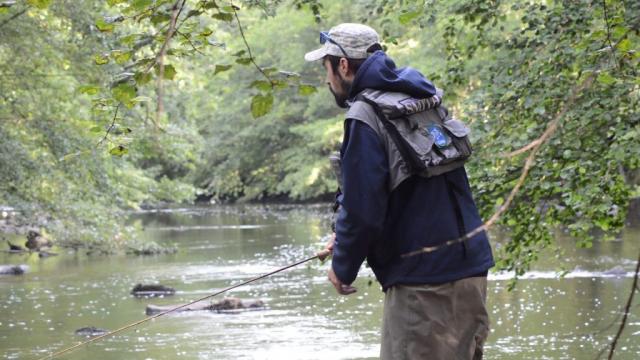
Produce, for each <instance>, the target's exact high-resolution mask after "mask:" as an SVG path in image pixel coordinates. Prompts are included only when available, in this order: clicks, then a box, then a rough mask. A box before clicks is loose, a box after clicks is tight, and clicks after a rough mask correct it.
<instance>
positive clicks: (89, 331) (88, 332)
mask: <svg viewBox="0 0 640 360" xmlns="http://www.w3.org/2000/svg"><path fill="white" fill-rule="evenodd" d="M108 332H109V330H105V329H100V328H97V327H95V326H87V327H83V328H80V329H78V330H76V335H78V336H86V337H94V336H100V335H104V334H106V333H108Z"/></svg>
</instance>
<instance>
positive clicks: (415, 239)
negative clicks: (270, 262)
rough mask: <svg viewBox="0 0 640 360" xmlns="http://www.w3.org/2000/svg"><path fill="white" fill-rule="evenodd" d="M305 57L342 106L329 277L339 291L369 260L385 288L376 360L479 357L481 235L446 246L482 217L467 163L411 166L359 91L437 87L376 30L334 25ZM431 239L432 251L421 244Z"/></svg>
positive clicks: (483, 321)
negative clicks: (400, 59)
mask: <svg viewBox="0 0 640 360" xmlns="http://www.w3.org/2000/svg"><path fill="white" fill-rule="evenodd" d="M320 43H321V44H323V46H322V47H321V48H319V49H317V50H315V51H311V52H309V53H307V54H306V55H305V60H307V61H322V64H323V66H324V68H325V70H326V73H327V78H326V81H327V84H328V85H329V90H330V91H331V92H332V93H333V95H334V97H335V100H336V103H337V104H338V106H340V107H343V108H349V110H348V111H347V114H346V120H345V126H344V139H343V143H342V147H341V149H340V159H341V180H342V181H341V182H342V184H341V192H342V194H341V195H340V196H338V199H337V201H338V204H339V205H340V207H339V210H338V214H337V219H336V224H335V226H336V228H335V234H334V241H333V242H332V243H330V244H329V245H328V246H327V248H328V249H329V250H332V252H333V259H332V263H331V269H330V270H329V280H330V281H331V283H332V284H333V285H334V287H335V288H336V291H337V292H338V293H340V294H343V295H348V294H351V293H354V292H355V291H356V289H355V288H354V287H352V286H351V283H352V282H353V281H354V280H355V278H356V276H357V273H358V270H359V268H360V266H361V264H362V262H363V261H364V260H365V259H366V260H367V262H368V264H369V265H370V267H371V269H372V270H373V272H374V273H375V275H376V278H377V280H378V281H379V282H380V284H381V285H382V288H383V291H384V292H385V301H384V315H383V326H382V344H381V350H380V355H381V358H382V359H447V360H448V359H480V358H482V347H483V343H484V340H485V339H486V336H487V334H488V331H489V324H488V323H489V320H488V314H487V311H486V307H485V301H486V287H487V279H486V276H487V271H488V269H489V268H490V267H492V266H493V265H494V263H493V257H492V254H491V248H490V246H489V243H488V239H487V236H486V234H485V233H480V234H478V235H476V236H474V237H473V238H471V239H469V240H467V241H464V242H455V243H454V244H452V245H444V243H445V242H447V241H449V240H452V239H459V238H460V237H461V236H462V235H464V234H466V233H467V232H469V231H471V230H473V229H475V228H476V227H478V226H480V225H481V224H482V221H481V219H480V217H479V215H478V211H477V209H476V206H475V204H474V202H473V199H472V197H471V192H470V188H469V184H468V180H467V176H466V173H465V170H464V167H458V168H457V169H453V170H447V171H446V172H445V173H443V174H441V175H437V176H431V177H423V176H418V175H416V174H415V173H412V172H411V171H410V169H409V168H408V166H406V159H403V158H402V156H400V154H399V153H398V151H397V146H396V145H394V143H393V142H392V141H390V140H389V139H390V137H389V134H388V132H387V131H386V130H385V128H384V127H382V126H381V125H380V124H381V122H380V121H381V119H380V113H376V112H375V111H374V109H373V108H372V106H371V105H369V104H368V103H366V102H363V101H359V100H361V99H362V98H361V95H362V94H363V93H365V89H367V90H366V91H371V90H379V91H381V92H382V93H383V94H384V93H385V92H389V93H391V92H393V93H402V94H405V95H404V96H405V97H407V98H411V99H427V98H432V97H433V96H434V95H436V88H435V87H434V86H433V85H432V84H431V83H430V82H429V81H428V80H426V79H425V78H424V76H422V74H420V73H419V72H418V71H416V70H414V69H412V68H396V66H395V64H394V63H393V61H392V60H391V59H390V58H389V57H387V56H386V54H385V53H384V52H383V51H382V47H381V46H380V44H379V37H378V34H377V33H376V32H375V30H373V29H372V28H370V27H368V26H365V25H360V24H341V25H338V26H336V27H334V28H332V29H331V30H330V31H329V32H328V33H326V32H322V33H321V34H320ZM428 247H431V249H432V250H433V251H424V252H422V251H420V249H424V248H428Z"/></svg>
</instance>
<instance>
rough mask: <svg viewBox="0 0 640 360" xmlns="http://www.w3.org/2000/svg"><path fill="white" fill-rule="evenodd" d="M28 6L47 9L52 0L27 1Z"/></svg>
mask: <svg viewBox="0 0 640 360" xmlns="http://www.w3.org/2000/svg"><path fill="white" fill-rule="evenodd" d="M27 4H29V5H31V6H35V7H37V8H38V9H46V8H48V7H49V5H51V0H27Z"/></svg>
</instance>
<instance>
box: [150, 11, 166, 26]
mask: <svg viewBox="0 0 640 360" xmlns="http://www.w3.org/2000/svg"><path fill="white" fill-rule="evenodd" d="M169 20H171V15H169V14H167V13H159V14H153V16H151V23H152V24H153V25H158V24H160V23H163V22H167V21H169Z"/></svg>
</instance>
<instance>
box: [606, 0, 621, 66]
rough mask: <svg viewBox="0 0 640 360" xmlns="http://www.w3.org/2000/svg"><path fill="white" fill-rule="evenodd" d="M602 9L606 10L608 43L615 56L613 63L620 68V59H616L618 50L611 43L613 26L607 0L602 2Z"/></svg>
mask: <svg viewBox="0 0 640 360" xmlns="http://www.w3.org/2000/svg"><path fill="white" fill-rule="evenodd" d="M602 9H603V10H604V23H605V27H606V28H607V42H608V43H609V50H610V51H611V56H613V61H614V63H615V65H616V67H619V66H618V58H617V57H616V49H615V47H614V46H613V43H612V42H611V25H610V24H609V14H608V13H607V0H602Z"/></svg>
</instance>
